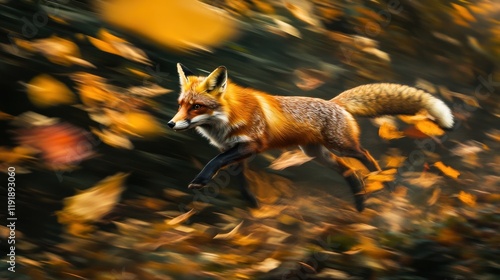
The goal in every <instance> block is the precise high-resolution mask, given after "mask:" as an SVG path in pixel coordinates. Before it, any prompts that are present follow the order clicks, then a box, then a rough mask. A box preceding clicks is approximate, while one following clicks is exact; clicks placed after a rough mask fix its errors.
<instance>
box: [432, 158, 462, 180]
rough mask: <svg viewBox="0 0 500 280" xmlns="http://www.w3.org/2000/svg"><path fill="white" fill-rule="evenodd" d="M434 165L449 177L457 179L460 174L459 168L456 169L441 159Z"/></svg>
mask: <svg viewBox="0 0 500 280" xmlns="http://www.w3.org/2000/svg"><path fill="white" fill-rule="evenodd" d="M434 166H435V167H436V168H437V169H439V170H441V172H443V173H444V174H445V175H446V176H448V177H451V178H454V179H457V178H458V176H459V175H460V172H458V171H457V170H455V169H453V168H451V167H449V166H446V165H444V163H443V162H441V161H438V162H436V163H434Z"/></svg>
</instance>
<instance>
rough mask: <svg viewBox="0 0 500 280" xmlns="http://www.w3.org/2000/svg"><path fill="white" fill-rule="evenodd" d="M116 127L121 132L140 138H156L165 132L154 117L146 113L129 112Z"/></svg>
mask: <svg viewBox="0 0 500 280" xmlns="http://www.w3.org/2000/svg"><path fill="white" fill-rule="evenodd" d="M115 125H116V126H117V129H118V130H119V131H122V132H125V133H127V134H129V135H134V136H140V137H154V136H158V135H161V134H163V133H164V132H165V131H164V129H163V127H162V126H161V125H160V123H159V122H158V121H156V119H155V118H154V117H153V116H151V115H149V114H147V113H144V112H127V113H125V114H123V118H122V119H121V120H120V121H119V122H118V123H115Z"/></svg>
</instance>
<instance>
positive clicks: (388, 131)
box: [378, 123, 405, 140]
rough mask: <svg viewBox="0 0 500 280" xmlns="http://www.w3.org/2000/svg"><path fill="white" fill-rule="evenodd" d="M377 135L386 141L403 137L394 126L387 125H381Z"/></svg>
mask: <svg viewBox="0 0 500 280" xmlns="http://www.w3.org/2000/svg"><path fill="white" fill-rule="evenodd" d="M378 135H379V136H380V138H382V139H386V140H392V139H398V138H403V137H404V136H405V134H404V133H403V132H402V131H399V130H398V129H397V128H396V127H395V126H393V125H390V124H388V123H383V124H382V125H381V126H380V128H379V131H378Z"/></svg>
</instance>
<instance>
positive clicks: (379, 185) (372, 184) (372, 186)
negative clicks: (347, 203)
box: [364, 181, 384, 193]
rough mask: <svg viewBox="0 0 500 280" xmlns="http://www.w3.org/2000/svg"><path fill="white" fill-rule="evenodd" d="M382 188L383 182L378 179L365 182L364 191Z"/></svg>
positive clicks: (368, 191) (369, 191) (374, 190)
mask: <svg viewBox="0 0 500 280" xmlns="http://www.w3.org/2000/svg"><path fill="white" fill-rule="evenodd" d="M383 188H384V183H382V182H380V181H373V182H366V184H365V188H364V191H366V192H367V193H372V192H376V191H378V190H382V189H383Z"/></svg>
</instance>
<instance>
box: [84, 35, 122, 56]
mask: <svg viewBox="0 0 500 280" xmlns="http://www.w3.org/2000/svg"><path fill="white" fill-rule="evenodd" d="M87 38H88V40H89V42H90V43H91V44H92V45H94V47H96V48H98V49H100V50H101V51H103V52H107V53H112V54H116V55H120V53H119V52H118V50H117V49H116V48H115V47H114V46H113V45H112V44H110V43H108V42H105V41H103V40H99V39H97V38H94V37H90V36H87Z"/></svg>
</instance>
